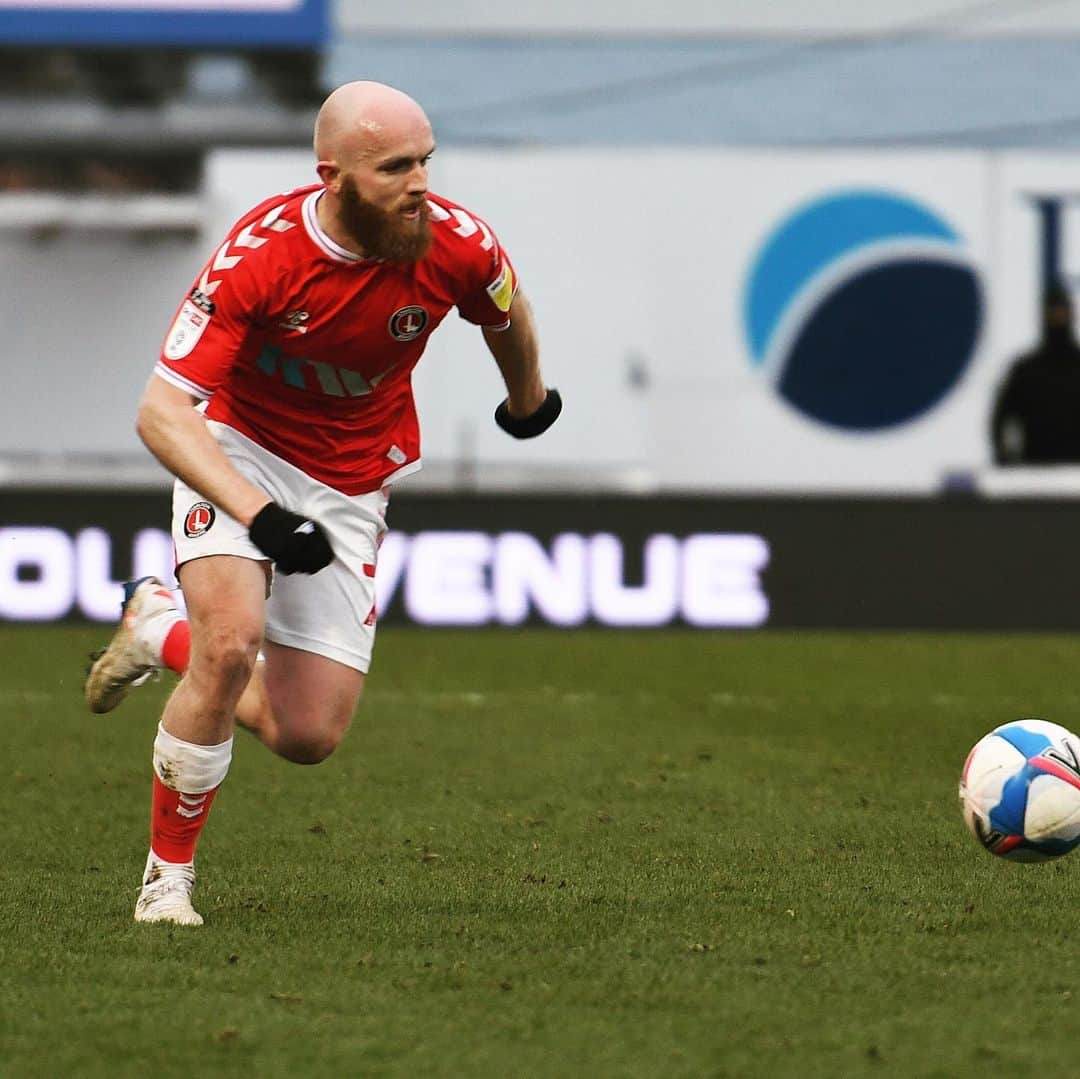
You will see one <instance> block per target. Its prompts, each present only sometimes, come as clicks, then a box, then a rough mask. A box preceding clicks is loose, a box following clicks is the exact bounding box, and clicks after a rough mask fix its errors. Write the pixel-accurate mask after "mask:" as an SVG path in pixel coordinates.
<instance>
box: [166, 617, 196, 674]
mask: <svg viewBox="0 0 1080 1079" xmlns="http://www.w3.org/2000/svg"><path fill="white" fill-rule="evenodd" d="M190 659H191V625H190V624H189V623H188V622H187V620H186V619H183V618H181V619H180V620H179V621H178V622H177V623H176V624H175V625H174V626H173V627H172V629H170V630H169V632H168V633H167V634H166V635H165V640H164V642H163V643H162V645H161V662H162V663H164V664H165V666H166V667H168V668H169V670H170V671H176V673H177V674H183V673H184V672H185V671H186V670H187V669H188V661H189V660H190Z"/></svg>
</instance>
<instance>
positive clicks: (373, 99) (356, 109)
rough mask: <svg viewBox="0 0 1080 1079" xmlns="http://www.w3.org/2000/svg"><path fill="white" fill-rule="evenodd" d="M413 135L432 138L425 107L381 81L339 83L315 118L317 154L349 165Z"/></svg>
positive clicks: (409, 138)
mask: <svg viewBox="0 0 1080 1079" xmlns="http://www.w3.org/2000/svg"><path fill="white" fill-rule="evenodd" d="M414 139H419V140H421V141H423V140H427V141H430V140H431V124H430V123H429V122H428V118H427V116H426V115H425V114H424V110H423V109H422V108H420V106H419V105H418V104H417V103H416V102H415V101H413V99H412V98H411V97H409V95H408V94H404V93H402V92H401V91H400V90H395V89H394V88H393V87H392V86H387V85H385V84H384V83H381V82H347V83H345V85H344V86H339V87H338V88H337V89H336V90H335V91H334V92H333V93H332V94H331V95H330V96H329V97H328V98H327V99H326V100H325V101H324V102H323V105H322V108H321V109H319V115H318V117H317V118H316V120H315V156H316V157H317V158H318V159H319V160H320V161H333V162H337V163H338V164H341V165H346V166H347V165H348V164H351V163H352V162H355V161H357V160H358V159H360V158H363V157H367V156H370V155H371V154H377V153H380V152H382V151H383V150H384V149H386V148H387V147H388V146H390V145H392V144H394V143H395V142H401V141H412V140H414Z"/></svg>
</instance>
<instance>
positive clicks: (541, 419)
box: [495, 388, 562, 438]
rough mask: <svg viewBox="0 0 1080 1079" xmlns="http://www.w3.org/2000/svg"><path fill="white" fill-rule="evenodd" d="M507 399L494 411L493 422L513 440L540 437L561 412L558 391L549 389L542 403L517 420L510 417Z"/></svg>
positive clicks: (560, 399) (560, 400)
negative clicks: (533, 410)
mask: <svg viewBox="0 0 1080 1079" xmlns="http://www.w3.org/2000/svg"><path fill="white" fill-rule="evenodd" d="M509 400H510V399H509V398H507V399H506V400H505V401H503V403H502V404H501V405H499V407H498V408H497V409H495V422H496V423H497V424H498V425H499V426H500V427H501V428H502V429H503V430H504V431H505V432H506V433H507V434H508V435H513V436H514V438H536V436H537V435H542V434H543V433H544V432H545V431H546V430H547V429H548V428H549V427H550V426H551V425H552V424H553V423H554V422H555V421H556V420H557V419H558V418H559V413H560V412H562V398H561V397H560V396H559V391H558V390H556V389H552V388H549V389H548V391H547V396H546V397H545V398H544V403H543V404H542V405H541V406H540V407H539V408H538V409H537V410H536V411H535V412H533V413H531V414H530V415H528V416H522V417H521V418H520V419H518V418H517V417H515V416H511V415H510V408H509Z"/></svg>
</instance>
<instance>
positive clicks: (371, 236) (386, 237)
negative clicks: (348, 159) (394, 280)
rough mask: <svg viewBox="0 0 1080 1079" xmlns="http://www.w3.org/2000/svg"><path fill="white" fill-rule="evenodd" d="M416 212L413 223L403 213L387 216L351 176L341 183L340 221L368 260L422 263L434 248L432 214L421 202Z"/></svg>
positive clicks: (426, 205) (424, 201)
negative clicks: (370, 200) (365, 195)
mask: <svg viewBox="0 0 1080 1079" xmlns="http://www.w3.org/2000/svg"><path fill="white" fill-rule="evenodd" d="M410 208H411V207H410ZM416 209H418V210H419V211H420V213H419V216H418V217H416V218H414V219H412V220H411V221H410V220H409V219H408V218H405V217H402V216H401V215H400V214H399V213H387V211H386V210H381V209H380V208H379V207H378V206H376V205H375V204H374V203H371V202H368V200H367V199H365V198H364V196H363V195H361V194H360V192H359V191H358V190H357V188H356V181H355V180H354V179H353V178H352V177H351V176H346V177H345V178H344V180H342V182H341V194H340V195H339V196H338V220H339V221H340V223H341V227H342V228H343V229H344V230H345V231H346V232H347V233H348V234H349V235H350V236H351V237H352V238H353V239H354V240H355V241H356V242H357V243H358V244H359V245H360V247H361V248H362V249H363V252H364V255H365V256H366V257H367V258H376V259H384V260H385V261H387V262H417V261H419V260H420V259H422V258H423V257H424V256H425V255H426V254H427V252H428V248H429V247H430V246H431V222H430V217H431V213H430V211H429V209H428V204H427V200H426V199H421V200H420V201H419V203H418V204H417V206H416Z"/></svg>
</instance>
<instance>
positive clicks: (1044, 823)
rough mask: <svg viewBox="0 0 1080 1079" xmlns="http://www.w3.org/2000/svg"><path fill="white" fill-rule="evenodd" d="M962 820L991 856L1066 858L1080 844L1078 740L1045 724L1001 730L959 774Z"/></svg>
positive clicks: (986, 739)
mask: <svg viewBox="0 0 1080 1079" xmlns="http://www.w3.org/2000/svg"><path fill="white" fill-rule="evenodd" d="M960 803H961V806H962V807H963V811H964V820H965V821H966V822H967V826H968V828H970V829H971V832H972V834H973V835H974V836H975V838H976V839H977V840H978V841H979V842H980V843H981V844H982V845H983V846H984V847H985V848H986V849H987V850H988V851H990V853H991V854H996V855H998V856H999V857H1001V858H1008V859H1010V860H1012V861H1015V862H1043V861H1046V860H1047V859H1049V858H1060V857H1061V855H1063V854H1068V853H1069V851H1071V850H1072V849H1073V848H1074V847H1076V846H1080V738H1077V736H1076V735H1075V734H1073V733H1072V732H1071V731H1069V730H1066V729H1065V728H1064V727H1060V726H1058V725H1057V724H1056V723H1047V722H1046V720H1043V719H1018V720H1016V721H1015V722H1013V723H1006V724H1004V725H1002V726H1000V727H996V728H995V729H994V730H992V731H991V732H990V733H989V734H988V735H986V737H984V738H981V739H980V740H979V741H978V742H977V743H976V744H975V746H974V748H973V749H972V750H971V752H970V753H969V754H968V758H967V761H966V762H965V763H964V771H963V774H962V776H961V777H960Z"/></svg>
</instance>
